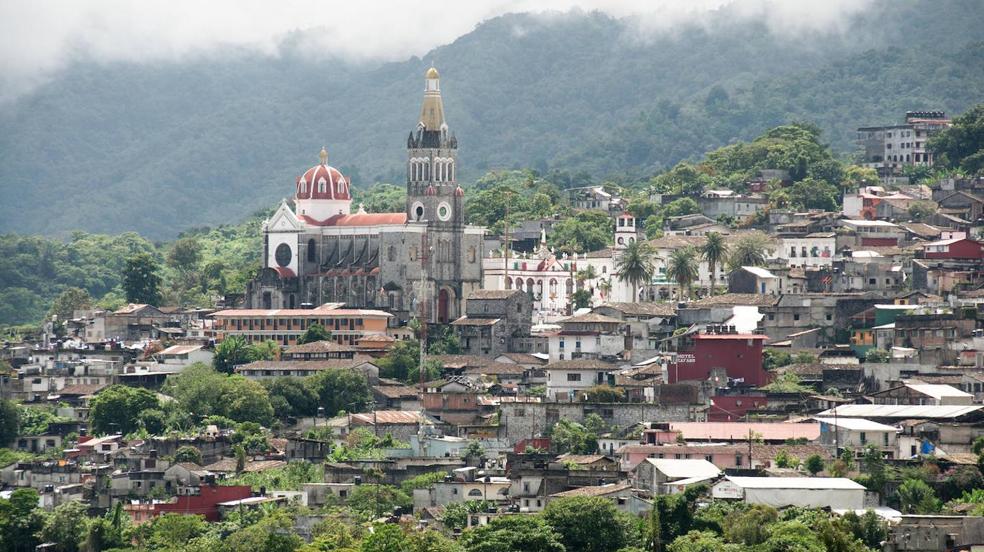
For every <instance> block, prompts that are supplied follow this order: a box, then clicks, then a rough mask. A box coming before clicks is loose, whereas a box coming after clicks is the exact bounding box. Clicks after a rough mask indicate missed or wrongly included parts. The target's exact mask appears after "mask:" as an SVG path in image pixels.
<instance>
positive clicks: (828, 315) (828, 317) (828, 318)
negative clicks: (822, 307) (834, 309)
mask: <svg viewBox="0 0 984 552" xmlns="http://www.w3.org/2000/svg"><path fill="white" fill-rule="evenodd" d="M825 318H826V319H827V321H828V322H830V319H831V318H833V317H832V316H831V315H830V313H827V315H826V317H825Z"/></svg>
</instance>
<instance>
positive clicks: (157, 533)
mask: <svg viewBox="0 0 984 552" xmlns="http://www.w3.org/2000/svg"><path fill="white" fill-rule="evenodd" d="M207 531H208V522H206V521H205V519H204V518H202V517H201V516H196V515H185V514H170V513H168V514H163V515H160V516H157V517H155V518H152V519H151V520H150V521H148V522H147V523H144V524H141V525H138V526H137V527H136V530H135V531H134V537H135V539H134V540H136V541H137V542H138V543H139V544H141V545H143V546H147V547H150V548H151V549H153V550H184V549H186V547H187V546H188V543H189V542H191V540H192V539H194V538H195V537H197V536H199V535H203V534H205V533H206V532H207Z"/></svg>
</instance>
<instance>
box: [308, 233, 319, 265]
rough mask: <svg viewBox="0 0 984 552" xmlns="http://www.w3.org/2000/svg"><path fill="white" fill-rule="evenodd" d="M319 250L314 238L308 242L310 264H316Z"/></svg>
mask: <svg viewBox="0 0 984 552" xmlns="http://www.w3.org/2000/svg"><path fill="white" fill-rule="evenodd" d="M317 248H318V244H317V243H315V241H314V239H313V238H312V239H310V240H308V244H307V260H308V262H309V263H313V262H314V260H315V257H316V256H317V253H318V249H317Z"/></svg>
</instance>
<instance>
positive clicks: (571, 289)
mask: <svg viewBox="0 0 984 552" xmlns="http://www.w3.org/2000/svg"><path fill="white" fill-rule="evenodd" d="M565 284H566V285H565V287H566V288H567V289H566V292H567V296H568V297H570V296H571V294H572V293H574V280H571V279H570V278H568V279H567V282H566V283H565Z"/></svg>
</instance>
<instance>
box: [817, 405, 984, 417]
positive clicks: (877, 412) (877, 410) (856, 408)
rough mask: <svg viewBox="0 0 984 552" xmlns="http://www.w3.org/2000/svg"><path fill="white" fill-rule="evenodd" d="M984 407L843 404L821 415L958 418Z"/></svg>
mask: <svg viewBox="0 0 984 552" xmlns="http://www.w3.org/2000/svg"><path fill="white" fill-rule="evenodd" d="M981 408H984V406H982V405H979V404H976V405H943V406H935V405H920V404H842V405H840V406H838V407H836V408H831V409H830V410H825V411H823V412H821V413H820V414H819V415H820V416H822V417H832V416H833V415H834V411H836V412H837V416H838V417H840V416H845V417H848V418H900V419H908V418H927V419H938V418H958V417H960V416H966V415H967V414H971V413H973V412H977V411H978V410H980V409H981Z"/></svg>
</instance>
